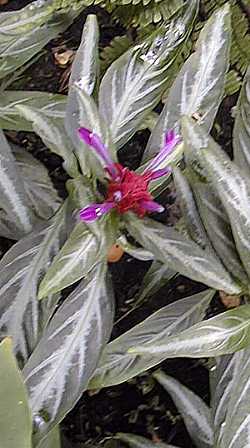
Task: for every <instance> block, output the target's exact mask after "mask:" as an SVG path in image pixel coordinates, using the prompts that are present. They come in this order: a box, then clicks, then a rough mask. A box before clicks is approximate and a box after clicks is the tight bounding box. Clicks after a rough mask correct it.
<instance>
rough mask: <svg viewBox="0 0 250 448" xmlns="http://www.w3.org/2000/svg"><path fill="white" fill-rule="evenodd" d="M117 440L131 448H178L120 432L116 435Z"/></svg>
mask: <svg viewBox="0 0 250 448" xmlns="http://www.w3.org/2000/svg"><path fill="white" fill-rule="evenodd" d="M115 438H116V439H119V440H121V441H122V442H124V443H126V444H127V445H128V446H129V447H131V448H178V447H176V446H174V445H169V444H168V443H162V442H157V443H155V442H153V441H152V440H149V439H146V438H145V437H142V436H138V435H136V434H127V433H124V432H118V433H117V434H116V435H115Z"/></svg>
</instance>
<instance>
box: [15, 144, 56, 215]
mask: <svg viewBox="0 0 250 448" xmlns="http://www.w3.org/2000/svg"><path fill="white" fill-rule="evenodd" d="M11 147H12V151H13V154H14V156H15V159H16V162H17V166H18V168H19V172H20V174H21V176H22V179H23V183H24V189H25V192H26V195H27V198H28V201H29V205H30V207H32V209H33V210H34V211H35V213H36V215H37V216H39V218H41V219H45V220H46V219H49V218H51V216H52V215H54V213H55V212H56V210H57V209H58V208H59V206H60V204H61V202H62V200H61V199H60V198H59V196H58V194H57V191H56V190H55V188H54V186H53V184H52V181H51V179H50V177H49V175H48V171H47V169H46V168H45V166H44V165H43V164H42V163H41V162H39V161H38V160H36V159H35V158H34V157H33V156H32V155H31V154H29V153H28V152H27V151H25V150H24V149H23V148H20V147H18V146H16V145H15V146H13V145H12V146H11Z"/></svg>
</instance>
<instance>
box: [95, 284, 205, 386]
mask: <svg viewBox="0 0 250 448" xmlns="http://www.w3.org/2000/svg"><path fill="white" fill-rule="evenodd" d="M213 295H214V292H213V291H211V290H210V291H205V292H202V293H199V294H195V295H194V296H191V297H187V298H185V299H182V300H178V301H177V302H174V303H171V304H170V305H167V306H165V307H163V308H161V309H160V310H159V311H157V312H156V313H154V314H152V315H151V316H149V317H148V318H147V319H145V320H144V321H143V322H141V323H139V324H138V325H136V326H135V327H133V328H131V330H129V331H127V332H126V333H124V334H122V335H121V336H119V337H118V338H117V339H115V340H114V341H112V342H110V343H109V344H108V345H107V346H106V348H105V349H104V352H103V355H102V357H101V359H100V361H99V363H98V366H97V369H96V371H95V373H94V376H93V378H92V379H91V381H90V383H89V389H96V388H100V387H107V386H113V385H115V384H119V383H122V382H124V381H127V380H129V379H130V378H133V377H134V376H136V375H139V374H140V373H142V372H144V371H145V370H148V369H150V368H151V367H154V366H155V365H157V364H159V363H160V362H161V361H164V359H165V358H164V356H162V355H161V356H154V357H152V356H151V355H150V356H147V355H145V356H144V355H143V356H137V355H134V354H131V353H128V352H127V351H128V349H129V347H131V346H133V345H137V344H138V343H145V344H150V343H153V342H154V341H161V339H164V338H166V337H170V336H171V335H174V334H178V333H179V332H181V331H183V330H185V329H186V328H188V327H190V326H192V325H194V324H195V323H197V322H200V321H201V320H202V319H203V317H204V314H205V311H206V308H207V307H208V305H209V302H210V301H211V299H212V297H213Z"/></svg>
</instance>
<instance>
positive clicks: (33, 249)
mask: <svg viewBox="0 0 250 448" xmlns="http://www.w3.org/2000/svg"><path fill="white" fill-rule="evenodd" d="M67 215H68V213H67V204H65V205H64V206H62V207H61V208H60V209H59V211H58V212H57V214H56V215H55V216H54V217H53V218H52V219H51V221H49V222H48V223H46V224H42V225H41V226H39V228H37V229H36V230H35V231H34V232H32V233H30V234H29V235H28V236H26V237H25V238H22V239H21V240H20V241H19V242H18V243H16V244H15V245H14V246H12V248H11V249H10V250H9V251H8V252H7V253H6V254H5V255H4V257H3V258H2V259H1V262H0V272H1V275H0V331H2V332H3V333H5V334H7V335H9V336H11V338H12V340H13V346H14V350H15V353H17V354H18V355H20V357H21V359H22V360H23V361H25V360H27V358H28V357H29V355H30V353H31V352H32V350H33V349H34V347H35V345H36V344H37V341H38V339H39V337H40V332H41V328H42V327H43V326H44V325H45V324H46V322H47V320H48V318H49V317H50V315H51V313H52V312H53V310H54V307H55V305H56V300H57V299H58V297H57V296H55V297H49V298H48V299H47V300H46V301H45V302H44V303H39V301H38V300H37V290H38V284H39V282H40V280H41V277H42V275H43V274H44V273H45V272H46V270H47V269H48V264H49V263H50V261H51V259H52V258H53V257H54V256H55V254H56V253H57V252H58V250H59V248H60V245H61V244H62V243H63V242H64V240H65V238H66V232H67V224H68V223H67V220H68V216H67Z"/></svg>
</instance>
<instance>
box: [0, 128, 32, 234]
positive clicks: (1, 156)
mask: <svg viewBox="0 0 250 448" xmlns="http://www.w3.org/2000/svg"><path fill="white" fill-rule="evenodd" d="M0 207H1V208H2V209H3V210H4V212H5V213H6V215H7V216H8V217H9V219H10V221H12V222H13V223H14V227H15V228H16V229H18V231H19V233H21V234H23V235H25V234H26V233H28V232H30V231H31V230H32V226H33V224H34V223H35V221H36V219H35V216H34V214H33V212H32V209H31V208H30V207H29V202H28V197H27V195H26V192H25V188H24V182H23V181H22V178H21V175H20V173H19V172H18V169H17V166H16V163H15V159H14V156H13V154H12V152H11V149H10V147H9V144H8V142H7V140H6V138H5V136H4V133H3V132H2V131H1V130H0Z"/></svg>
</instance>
